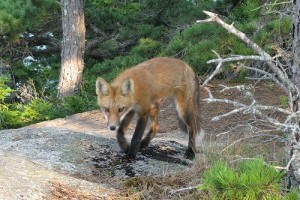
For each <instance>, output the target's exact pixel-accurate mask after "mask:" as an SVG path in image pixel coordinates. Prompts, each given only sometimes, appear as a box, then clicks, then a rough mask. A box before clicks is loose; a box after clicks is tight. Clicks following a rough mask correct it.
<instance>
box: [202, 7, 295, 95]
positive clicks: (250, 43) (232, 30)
mask: <svg viewBox="0 0 300 200" xmlns="http://www.w3.org/2000/svg"><path fill="white" fill-rule="evenodd" d="M203 12H204V13H205V14H206V15H208V16H209V19H207V20H198V21H197V23H203V22H211V21H213V22H216V23H217V24H219V25H221V26H222V27H223V28H225V29H226V30H227V31H228V32H230V33H232V34H234V35H235V36H237V37H238V38H240V39H241V40H243V41H244V42H245V43H246V44H247V45H248V46H249V47H251V49H253V50H254V51H255V52H257V53H258V54H259V55H260V56H261V57H262V58H264V60H265V61H266V63H267V64H268V65H269V67H270V68H271V69H272V71H273V72H274V73H275V74H276V76H278V78H279V80H280V81H281V82H282V83H283V84H284V85H285V86H286V87H288V88H290V89H291V90H292V91H294V93H296V94H297V96H298V94H299V90H298V88H297V87H296V86H295V84H294V83H293V82H292V81H290V80H289V79H288V78H287V77H286V76H285V74H284V72H282V71H281V70H280V69H279V68H278V67H277V66H276V64H275V63H274V61H273V58H272V57H271V56H270V55H269V54H268V53H266V52H265V51H264V50H263V49H262V48H260V47H259V46H258V45H257V44H256V43H255V42H253V41H252V40H251V39H250V38H248V37H247V36H246V35H245V33H243V32H241V31H239V30H237V29H236V28H235V27H234V26H233V24H231V25H229V24H227V23H225V22H224V21H223V20H221V19H220V18H219V17H218V15H217V14H215V13H212V12H209V11H203Z"/></svg>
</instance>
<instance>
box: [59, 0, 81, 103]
mask: <svg viewBox="0 0 300 200" xmlns="http://www.w3.org/2000/svg"><path fill="white" fill-rule="evenodd" d="M61 6H62V7H61V8H62V29H63V38H62V51H61V63H62V64H61V71H60V78H59V83H58V98H61V99H62V98H64V97H66V96H71V95H74V94H76V93H77V92H78V91H79V90H80V86H81V82H82V72H83V68H84V48H85V22H84V9H83V0H61Z"/></svg>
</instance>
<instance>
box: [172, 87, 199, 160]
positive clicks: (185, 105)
mask: <svg viewBox="0 0 300 200" xmlns="http://www.w3.org/2000/svg"><path fill="white" fill-rule="evenodd" d="M190 96H191V95H188V94H186V92H185V91H178V92H177V93H176V96H175V103H176V109H177V113H178V118H179V124H180V125H181V128H182V129H183V130H184V131H187V132H188V134H189V141H188V148H187V150H186V152H185V157H186V158H188V159H194V158H195V152H196V144H195V141H196V135H197V133H196V130H197V127H196V126H197V123H196V120H197V119H195V113H194V112H195V111H194V109H193V101H192V98H191V97H190Z"/></svg>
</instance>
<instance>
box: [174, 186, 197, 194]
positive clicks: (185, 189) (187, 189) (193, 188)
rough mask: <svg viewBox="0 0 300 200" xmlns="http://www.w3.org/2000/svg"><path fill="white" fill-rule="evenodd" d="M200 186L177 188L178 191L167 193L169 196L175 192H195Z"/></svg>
mask: <svg viewBox="0 0 300 200" xmlns="http://www.w3.org/2000/svg"><path fill="white" fill-rule="evenodd" d="M199 186H200V185H197V186H190V187H186V188H179V189H176V190H170V191H169V192H168V193H169V194H175V193H177V192H186V191H189V190H195V189H197V188H198V187H199Z"/></svg>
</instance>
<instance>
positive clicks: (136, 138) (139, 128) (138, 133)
mask: <svg viewBox="0 0 300 200" xmlns="http://www.w3.org/2000/svg"><path fill="white" fill-rule="evenodd" d="M148 118H149V115H143V116H142V117H140V118H139V119H138V121H137V125H136V128H135V131H134V133H133V137H132V139H131V144H130V147H129V151H128V158H129V159H134V158H135V157H136V154H137V152H138V150H139V149H140V145H141V140H142V138H143V134H144V131H145V128H146V126H147V122H148Z"/></svg>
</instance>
